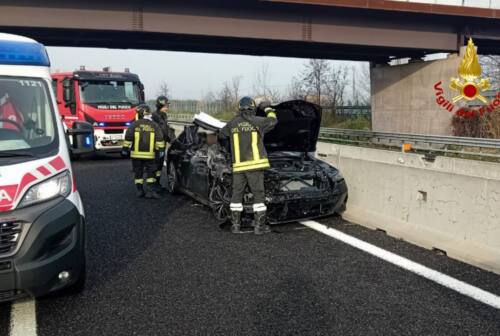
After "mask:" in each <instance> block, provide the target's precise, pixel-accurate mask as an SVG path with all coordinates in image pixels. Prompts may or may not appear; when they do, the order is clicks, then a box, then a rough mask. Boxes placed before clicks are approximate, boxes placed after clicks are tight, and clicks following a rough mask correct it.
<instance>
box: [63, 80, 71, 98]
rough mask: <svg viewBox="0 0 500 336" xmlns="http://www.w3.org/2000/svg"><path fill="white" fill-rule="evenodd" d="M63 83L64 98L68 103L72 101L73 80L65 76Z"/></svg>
mask: <svg viewBox="0 0 500 336" xmlns="http://www.w3.org/2000/svg"><path fill="white" fill-rule="evenodd" d="M62 85H63V100H64V101H65V102H66V103H70V102H71V80H70V79H69V78H65V79H64V80H63V82H62Z"/></svg>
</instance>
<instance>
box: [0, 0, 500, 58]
mask: <svg viewBox="0 0 500 336" xmlns="http://www.w3.org/2000/svg"><path fill="white" fill-rule="evenodd" d="M437 2H439V1H437ZM457 2H458V3H462V1H455V2H452V3H457ZM448 3H450V2H449V1H448ZM490 5H491V1H490ZM496 7H497V9H495V8H471V7H464V6H449V5H439V4H428V3H427V4H426V3H418V2H403V1H379V0H354V1H346V0H240V1H230V0H214V1H201V0H193V1H180V0H173V1H151V0H149V1H148V0H146V1H137V0H121V1H117V0H101V1H95V0H88V1H61V0H47V1H44V2H39V1H34V0H17V1H15V2H10V3H7V2H6V1H2V2H0V30H1V31H4V32H11V33H18V34H23V35H27V36H30V37H33V38H35V39H37V40H39V41H41V42H42V43H44V44H46V45H52V46H72V47H105V48H136V49H152V50H155V49H156V50H176V51H195V52H217V53H239V54H249V55H268V56H285V57H307V58H330V59H342V60H362V61H372V62H377V63H384V62H386V61H387V60H389V59H391V58H394V57H414V58H420V57H422V56H424V55H426V54H432V53H436V52H457V51H458V50H459V48H460V46H462V45H464V39H465V38H466V37H473V38H474V39H475V41H476V43H477V44H478V45H480V46H481V52H482V53H485V54H500V43H499V40H500V24H499V23H500V9H498V8H500V5H498V6H496Z"/></svg>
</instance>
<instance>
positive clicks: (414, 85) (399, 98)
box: [370, 54, 460, 135]
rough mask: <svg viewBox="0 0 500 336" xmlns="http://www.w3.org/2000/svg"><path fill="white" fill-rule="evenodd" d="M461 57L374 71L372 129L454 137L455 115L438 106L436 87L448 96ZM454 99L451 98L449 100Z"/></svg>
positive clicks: (378, 66) (374, 68)
mask: <svg viewBox="0 0 500 336" xmlns="http://www.w3.org/2000/svg"><path fill="white" fill-rule="evenodd" d="M459 64H460V57H459V56H458V55H456V54H450V56H449V57H448V58H447V59H441V60H435V61H427V62H424V61H419V62H414V63H409V64H403V65H395V66H389V65H386V64H385V65H375V66H372V67H371V70H370V75H371V76H370V77H371V104H372V128H373V130H374V131H379V132H400V133H419V134H432V135H451V119H452V117H453V114H452V113H450V112H448V111H446V109H444V108H443V107H440V106H439V105H438V104H437V103H436V95H435V89H434V85H435V84H436V83H437V82H439V81H441V82H442V88H443V89H444V92H445V95H452V93H451V92H450V89H449V82H450V78H451V77H457V76H458V66H459ZM450 99H451V97H450Z"/></svg>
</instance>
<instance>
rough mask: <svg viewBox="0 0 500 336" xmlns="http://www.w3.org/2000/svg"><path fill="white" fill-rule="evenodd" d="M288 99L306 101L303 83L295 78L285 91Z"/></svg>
mask: <svg viewBox="0 0 500 336" xmlns="http://www.w3.org/2000/svg"><path fill="white" fill-rule="evenodd" d="M287 97H288V99H290V100H292V99H303V100H305V99H307V90H306V88H305V87H304V82H303V81H302V80H299V79H298V78H297V77H293V78H292V82H291V83H290V85H289V86H288V91H287Z"/></svg>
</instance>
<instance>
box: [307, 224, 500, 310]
mask: <svg viewBox="0 0 500 336" xmlns="http://www.w3.org/2000/svg"><path fill="white" fill-rule="evenodd" d="M301 224H302V225H305V226H307V227H309V228H311V229H313V230H316V231H318V232H321V233H323V234H326V235H328V236H330V237H332V238H335V239H337V240H340V241H342V242H344V243H346V244H349V245H351V246H353V247H355V248H357V249H360V250H362V251H364V252H366V253H369V254H371V255H373V256H375V257H378V258H380V259H383V260H385V261H387V262H390V263H391V264H394V265H396V266H399V267H401V268H403V269H405V270H407V271H410V272H413V273H415V274H417V275H420V276H422V277H424V278H426V279H428V280H431V281H434V282H436V283H438V284H440V285H442V286H444V287H447V288H449V289H451V290H454V291H456V292H458V293H461V294H463V295H466V296H468V297H470V298H472V299H474V300H477V301H479V302H482V303H484V304H487V305H489V306H492V307H494V308H496V309H500V296H497V295H495V294H492V293H490V292H487V291H485V290H482V289H480V288H477V287H474V286H472V285H469V284H468V283H465V282H463V281H460V280H457V279H455V278H452V277H450V276H448V275H446V274H443V273H440V272H438V271H435V270H433V269H430V268H428V267H426V266H423V265H420V264H418V263H416V262H414V261H411V260H409V259H406V258H403V257H401V256H399V255H397V254H394V253H392V252H389V251H386V250H384V249H381V248H379V247H377V246H374V245H372V244H369V243H367V242H365V241H362V240H360V239H358V238H354V237H352V236H349V235H347V234H345V233H343V232H341V231H338V230H335V229H332V228H330V227H327V226H326V225H323V224H321V223H318V222H315V221H303V222H301Z"/></svg>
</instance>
